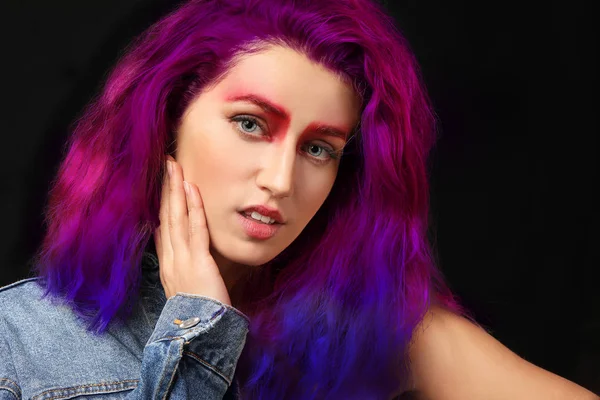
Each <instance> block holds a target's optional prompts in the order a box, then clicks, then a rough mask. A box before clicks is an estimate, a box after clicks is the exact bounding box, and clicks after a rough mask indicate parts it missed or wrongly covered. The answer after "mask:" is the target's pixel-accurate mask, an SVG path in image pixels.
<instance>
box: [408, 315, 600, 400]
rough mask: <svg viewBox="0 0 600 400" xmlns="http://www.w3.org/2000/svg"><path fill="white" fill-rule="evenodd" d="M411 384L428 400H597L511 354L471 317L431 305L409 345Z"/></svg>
mask: <svg viewBox="0 0 600 400" xmlns="http://www.w3.org/2000/svg"><path fill="white" fill-rule="evenodd" d="M410 359H411V369H412V380H413V388H414V390H416V391H417V392H418V393H419V394H420V397H419V398H423V399H428V400H455V399H456V400H471V399H473V400H476V399H477V400H478V399H487V400H508V399H510V400H521V399H523V400H537V399H540V400H541V399H543V400H563V399H570V400H599V399H600V397H598V396H596V395H595V394H593V393H592V392H590V391H588V390H586V389H585V388H583V387H581V386H579V385H577V384H575V383H573V382H571V381H569V380H567V379H564V378H562V377H560V376H558V375H556V374H553V373H551V372H549V371H546V370H544V369H542V368H539V367H537V366H535V365H533V364H531V363H530V362H528V361H526V360H524V359H522V358H521V357H519V356H518V355H516V354H515V353H513V352H512V351H511V350H510V349H508V348H507V347H506V346H504V345H502V344H501V343H500V342H499V341H498V340H496V339H495V338H494V337H493V336H491V335H490V334H489V333H487V332H486V331H485V330H483V329H481V328H480V327H478V326H476V325H474V324H473V323H471V321H469V320H467V319H465V318H463V317H461V316H458V315H456V314H454V313H452V312H450V311H447V310H444V309H442V308H439V307H433V308H431V310H430V311H429V312H428V313H427V314H426V316H425V318H424V319H423V321H422V322H421V324H420V325H419V326H418V327H417V328H416V330H415V334H414V337H413V341H412V344H411V348H410Z"/></svg>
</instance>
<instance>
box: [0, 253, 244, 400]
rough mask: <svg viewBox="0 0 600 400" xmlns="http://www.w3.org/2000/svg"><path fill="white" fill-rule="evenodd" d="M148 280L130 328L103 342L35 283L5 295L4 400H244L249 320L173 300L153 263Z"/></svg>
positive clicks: (148, 259) (225, 309) (147, 262)
mask: <svg viewBox="0 0 600 400" xmlns="http://www.w3.org/2000/svg"><path fill="white" fill-rule="evenodd" d="M142 270H143V276H144V278H143V283H142V288H141V291H140V301H138V303H137V307H136V309H135V311H134V312H133V314H132V316H131V318H129V319H128V320H127V321H126V322H125V323H120V324H117V323H111V324H110V325H109V328H108V329H107V331H106V332H104V333H103V334H101V335H98V334H93V333H90V332H89V331H87V330H86V325H85V323H84V322H83V321H82V320H81V319H80V318H77V316H76V315H75V313H74V312H73V311H72V309H71V308H70V307H68V306H67V305H65V304H63V303H62V302H59V301H57V300H52V299H51V298H50V296H49V297H47V298H45V299H41V298H40V297H41V295H42V293H43V289H42V287H41V285H40V281H39V278H29V279H24V280H21V281H19V282H16V283H13V284H11V285H8V286H5V287H3V288H0V400H9V399H10V400H15V399H35V400H38V399H39V400H41V399H45V400H50V399H53V400H54V399H72V398H81V399H88V400H91V399H94V400H108V399H111V400H112V399H131V400H133V399H173V400H175V399H177V400H179V399H200V400H202V399H205V400H213V399H224V398H227V399H236V398H238V397H239V394H238V393H237V385H236V381H235V378H234V372H235V368H236V365H237V362H238V358H239V356H240V354H241V352H242V349H243V347H244V344H245V341H246V335H247V333H248V329H249V322H250V321H249V319H248V317H247V316H246V315H244V314H243V313H241V312H240V311H238V310H237V309H235V308H233V307H231V306H228V305H226V304H223V303H221V302H219V301H217V300H214V299H211V298H208V297H203V296H199V295H192V294H182V293H179V294H177V295H176V296H173V297H171V298H170V299H168V300H167V299H166V298H165V293H164V290H163V289H162V285H161V284H160V279H159V278H158V260H157V259H156V256H155V255H154V254H152V253H148V252H146V253H144V257H143V261H142ZM176 320H179V321H176Z"/></svg>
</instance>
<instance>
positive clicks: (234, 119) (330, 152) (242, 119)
mask: <svg viewBox="0 0 600 400" xmlns="http://www.w3.org/2000/svg"><path fill="white" fill-rule="evenodd" d="M230 120H231V121H232V122H236V123H237V122H245V121H250V122H253V123H254V124H256V125H257V126H258V127H259V128H260V129H262V130H263V131H264V130H265V128H264V126H263V124H261V123H260V121H259V120H258V119H257V118H255V117H252V116H249V115H236V116H235V117H232V118H230ZM236 130H237V131H238V132H240V134H242V135H243V136H246V137H252V138H256V136H257V135H254V134H252V133H248V132H245V131H244V130H242V129H240V128H239V127H238V126H236ZM311 146H317V147H320V148H321V149H323V151H324V152H325V153H327V154H328V155H329V159H326V160H324V159H321V158H317V157H314V156H310V158H312V159H313V160H315V162H317V163H319V164H325V163H327V162H329V161H330V159H333V160H339V159H340V153H339V152H338V151H335V150H332V149H329V148H327V147H323V146H320V145H311Z"/></svg>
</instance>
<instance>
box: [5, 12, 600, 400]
mask: <svg viewBox="0 0 600 400" xmlns="http://www.w3.org/2000/svg"><path fill="white" fill-rule="evenodd" d="M433 123H434V118H433V115H432V112H431V108H430V106H429V104H428V101H427V97H426V94H425V91H424V89H423V86H422V84H421V83H420V79H419V74H418V69H417V66H416V63H415V60H414V57H413V56H412V55H411V53H410V52H409V50H408V47H407V45H406V43H405V42H404V40H403V39H402V37H401V36H400V35H399V33H398V32H397V31H396V29H395V28H394V25H393V22H392V19H391V18H389V17H388V16H387V15H385V13H384V12H383V11H382V10H381V8H380V7H379V6H378V5H377V4H376V3H374V2H372V1H369V0H319V1H316V0H312V1H309V0H305V1H301V0H296V1H292V0H287V1H282V0H277V1H268V0H261V1H258V0H227V1H226V0H220V1H217V0H204V1H192V2H189V3H186V4H184V5H182V6H181V7H180V8H179V9H177V10H175V11H174V12H173V13H171V14H170V15H168V16H166V17H165V18H163V19H162V20H161V21H159V22H158V23H157V24H155V25H154V26H153V27H151V28H150V29H149V30H148V31H147V32H146V33H145V34H143V35H142V36H141V37H140V38H139V39H138V40H137V41H136V43H134V45H133V46H132V47H131V48H130V49H129V51H128V52H127V54H126V55H125V56H124V57H123V59H122V60H121V61H120V62H119V63H118V65H117V66H116V67H115V69H114V70H113V71H112V73H111V74H110V76H109V77H108V79H107V82H106V85H105V87H104V89H103V91H102V93H101V94H100V96H99V97H98V98H97V99H95V101H94V102H93V103H92V104H91V105H90V106H89V107H88V109H87V110H86V112H85V114H84V115H83V117H82V118H81V119H80V120H79V121H78V124H77V126H76V127H75V130H74V132H73V135H72V138H71V140H70V142H69V147H68V153H67V155H66V157H65V159H64V161H63V163H62V164H61V167H60V170H59V172H58V176H57V179H56V181H55V182H54V186H53V188H52V191H51V196H50V199H49V204H48V206H47V213H46V219H47V225H48V230H47V234H46V236H45V240H44V242H43V244H42V247H41V248H40V250H39V253H38V254H37V256H36V257H35V260H34V261H35V262H34V267H35V268H36V271H37V275H38V276H37V277H36V278H31V279H27V280H24V281H20V282H17V283H15V284H13V285H10V286H8V287H5V288H3V289H2V290H1V291H0V303H1V304H2V308H1V310H2V311H1V313H0V399H15V398H16V399H21V398H34V399H42V398H44V399H66V398H74V397H82V398H86V396H87V397H88V398H97V399H113V398H114V399H117V398H119V399H155V398H156V399H159V398H160V399H164V398H171V399H187V398H189V399H221V398H223V397H224V396H225V397H227V398H244V399H246V398H247V399H282V398H284V399H311V398H319V399H320V398H331V399H338V398H339V399H390V398H394V397H399V396H404V397H406V396H408V395H409V394H410V393H412V394H413V397H415V396H417V397H423V398H428V399H461V400H465V399H511V400H512V399H551V398H556V399H559V398H560V399H562V398H569V399H570V398H579V399H593V398H597V397H596V396H594V395H593V394H592V393H590V392H589V391H587V390H585V389H583V388H581V387H579V386H577V385H575V384H574V383H571V382H569V381H567V380H565V379H562V378H560V377H557V376H556V375H553V374H551V373H549V372H546V371H543V370H541V369H540V368H537V367H535V366H533V365H531V364H529V363H527V362H526V361H524V360H522V359H520V358H519V357H517V356H516V355H514V354H513V353H511V352H510V351H509V350H508V349H506V348H505V347H504V346H502V345H501V344H499V343H498V342H497V341H495V340H494V339H493V338H492V337H491V336H490V335H488V334H487V333H486V332H485V331H484V330H482V329H481V328H479V327H477V326H476V324H473V323H472V322H470V321H469V320H470V319H472V318H469V316H468V314H467V313H466V311H465V310H463V309H462V308H461V307H460V305H459V304H458V302H457V301H456V300H455V299H454V297H453V296H452V294H451V293H450V291H449V290H448V288H447V287H446V285H445V284H444V281H443V278H442V277H441V276H440V274H439V272H438V271H437V270H436V269H435V266H434V264H433V262H432V258H431V256H430V247H429V244H428V243H427V239H426V229H427V213H428V186H427V175H426V159H427V154H428V151H429V149H430V148H431V146H432V145H433V140H434V126H433Z"/></svg>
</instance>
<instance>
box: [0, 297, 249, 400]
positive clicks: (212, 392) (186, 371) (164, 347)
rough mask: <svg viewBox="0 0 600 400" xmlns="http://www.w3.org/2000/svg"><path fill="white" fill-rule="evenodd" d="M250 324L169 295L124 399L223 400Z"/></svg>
mask: <svg viewBox="0 0 600 400" xmlns="http://www.w3.org/2000/svg"><path fill="white" fill-rule="evenodd" d="M248 326H249V319H248V317H246V316H245V315H244V314H242V313H241V312H240V311H238V310H237V309H235V308H233V307H231V306H228V305H226V304H223V303H221V302H219V301H217V300H215V299H212V298H209V297H204V296H199V295H193V294H186V293H178V294H177V295H176V296H173V297H171V298H170V299H168V300H167V302H166V304H165V306H164V308H163V310H162V311H161V314H160V317H159V318H158V322H157V323H156V326H155V328H154V331H153V333H152V335H151V336H150V339H149V340H148V342H147V343H146V346H145V348H144V353H143V357H142V367H141V376H140V380H139V384H138V386H137V388H136V389H134V390H133V391H132V392H131V393H129V395H128V396H127V397H126V399H130V400H133V399H172V400H184V399H192V398H193V399H200V400H213V399H219V400H220V399H222V398H223V396H224V395H225V392H226V391H227V389H228V387H229V386H230V385H231V383H232V380H233V374H234V372H235V368H236V365H237V362H238V358H239V356H240V354H241V352H242V349H243V348H244V344H245V342H246V334H247V333H248ZM0 387H1V386H0ZM1 399H4V398H1Z"/></svg>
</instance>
